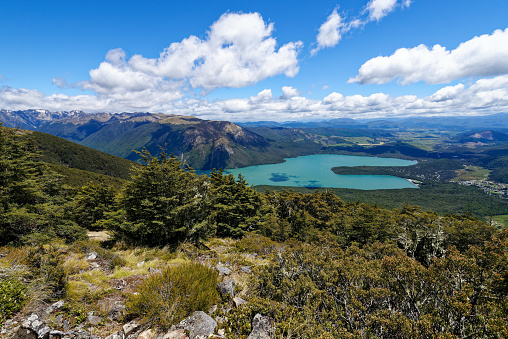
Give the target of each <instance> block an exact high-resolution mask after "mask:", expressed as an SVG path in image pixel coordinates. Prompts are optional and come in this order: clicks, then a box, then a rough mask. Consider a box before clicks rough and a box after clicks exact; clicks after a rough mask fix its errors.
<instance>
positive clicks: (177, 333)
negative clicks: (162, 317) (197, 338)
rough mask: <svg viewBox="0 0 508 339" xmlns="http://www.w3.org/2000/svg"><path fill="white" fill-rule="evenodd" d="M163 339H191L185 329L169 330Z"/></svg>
mask: <svg viewBox="0 0 508 339" xmlns="http://www.w3.org/2000/svg"><path fill="white" fill-rule="evenodd" d="M162 339H189V337H188V336H187V335H186V334H185V331H184V330H183V329H182V330H169V332H167V333H166V334H165V335H164V336H163V337H162Z"/></svg>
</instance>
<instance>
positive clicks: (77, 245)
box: [71, 240, 127, 269]
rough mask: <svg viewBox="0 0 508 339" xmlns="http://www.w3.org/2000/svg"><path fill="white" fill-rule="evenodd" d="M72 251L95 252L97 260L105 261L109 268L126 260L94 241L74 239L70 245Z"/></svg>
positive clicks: (124, 263)
mask: <svg viewBox="0 0 508 339" xmlns="http://www.w3.org/2000/svg"><path fill="white" fill-rule="evenodd" d="M71 248H72V250H73V251H76V252H78V253H82V254H87V253H90V252H96V253H97V257H98V259H97V260H99V261H101V262H102V263H106V264H107V266H108V268H109V269H113V268H115V267H121V266H125V265H126V264H127V261H126V260H125V258H123V257H121V256H119V255H117V254H115V253H114V252H113V251H111V250H108V249H106V248H104V247H101V245H100V244H99V243H97V242H95V241H90V240H87V241H83V240H81V241H76V242H74V243H73V244H72V246H71Z"/></svg>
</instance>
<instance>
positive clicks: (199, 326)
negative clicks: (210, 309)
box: [177, 311, 217, 339]
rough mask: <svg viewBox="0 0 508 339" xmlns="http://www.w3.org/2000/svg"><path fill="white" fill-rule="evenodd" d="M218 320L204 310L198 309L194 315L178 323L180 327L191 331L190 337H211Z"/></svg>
mask: <svg viewBox="0 0 508 339" xmlns="http://www.w3.org/2000/svg"><path fill="white" fill-rule="evenodd" d="M216 327H217V322H216V321H215V320H213V319H212V317H210V316H209V315H208V314H206V313H205V312H203V311H196V312H194V313H192V315H191V316H190V317H188V318H186V319H184V320H182V321H181V322H180V323H179V324H178V325H177V328H178V329H184V330H186V331H189V338H190V339H205V338H209V337H210V336H211V335H212V334H213V331H215V328H216Z"/></svg>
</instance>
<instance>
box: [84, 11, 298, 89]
mask: <svg viewBox="0 0 508 339" xmlns="http://www.w3.org/2000/svg"><path fill="white" fill-rule="evenodd" d="M273 31H274V27H273V23H270V24H266V23H265V22H264V21H263V18H262V17H261V15H260V14H259V13H248V14H242V13H226V14H223V15H222V16H221V17H220V18H219V19H218V20H217V21H216V22H215V23H213V24H212V26H210V30H209V31H208V33H207V37H206V39H204V40H202V39H199V38H197V37H195V36H190V37H188V38H186V39H183V40H182V41H181V42H174V43H172V44H171V45H170V46H169V47H168V48H166V49H165V50H164V51H163V52H162V53H161V54H160V55H159V57H158V58H156V59H153V58H145V57H143V56H141V55H134V56H132V57H131V58H130V59H127V58H126V55H125V51H123V50H122V49H113V50H111V51H109V52H108V54H107V55H106V60H105V61H104V62H102V63H101V64H100V65H99V67H98V68H96V69H93V70H91V71H90V80H89V81H86V82H83V83H82V84H81V86H82V88H83V89H90V90H93V91H95V92H97V93H105V92H108V93H111V92H122V91H127V92H137V91H143V90H146V89H151V90H154V91H157V90H166V91H168V90H169V91H171V90H174V88H177V87H179V86H182V82H186V83H188V84H189V85H190V86H191V87H192V88H202V89H204V90H213V89H216V88H221V87H232V88H239V87H245V86H249V85H252V84H255V83H257V82H259V81H261V80H264V79H266V78H268V77H271V76H275V75H278V74H284V75H286V76H288V77H293V76H295V75H296V74H297V73H298V71H299V67H298V58H297V57H298V53H299V50H300V49H301V47H302V43H301V42H300V41H296V42H289V43H287V44H285V45H283V46H281V47H280V48H278V49H277V42H276V39H275V38H274V37H272V34H273Z"/></svg>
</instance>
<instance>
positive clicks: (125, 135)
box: [0, 110, 283, 169]
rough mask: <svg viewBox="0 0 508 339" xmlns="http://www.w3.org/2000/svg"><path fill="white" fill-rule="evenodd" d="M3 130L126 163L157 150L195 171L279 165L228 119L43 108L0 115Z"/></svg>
mask: <svg viewBox="0 0 508 339" xmlns="http://www.w3.org/2000/svg"><path fill="white" fill-rule="evenodd" d="M2 114H3V115H2V117H0V120H2V119H3V120H2V121H3V122H4V123H5V125H6V126H15V125H19V126H25V128H28V129H32V130H36V131H40V132H44V133H48V134H51V135H55V136H58V137H61V138H64V139H67V140H69V141H72V142H75V143H79V144H81V145H84V146H87V147H90V148H93V149H96V150H100V151H102V152H105V153H108V154H112V155H116V156H119V157H122V158H126V159H129V160H139V155H138V154H136V153H135V152H133V151H140V150H142V149H143V148H145V147H146V148H147V149H148V150H149V151H150V152H151V153H152V154H153V155H156V154H158V153H159V152H160V151H161V148H164V149H166V151H167V153H173V154H175V155H176V156H178V157H179V158H180V159H181V160H182V161H183V162H184V163H186V164H188V165H190V166H191V167H193V168H195V169H213V168H217V169H218V168H221V167H222V168H235V167H244V166H250V165H259V164H265V163H274V162H281V161H283V157H281V156H279V155H273V154H272V153H270V152H267V148H268V147H269V146H270V143H269V142H268V140H266V139H265V138H263V137H262V136H260V135H258V134H256V133H253V132H251V131H249V130H246V129H244V128H242V127H240V126H238V125H236V124H233V123H231V122H227V121H212V120H201V119H198V118H195V117H185V116H177V115H168V114H161V113H119V114H111V113H97V114H88V113H84V112H77V111H73V112H63V113H51V112H47V111H43V110H29V111H16V112H14V111H2Z"/></svg>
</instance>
